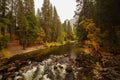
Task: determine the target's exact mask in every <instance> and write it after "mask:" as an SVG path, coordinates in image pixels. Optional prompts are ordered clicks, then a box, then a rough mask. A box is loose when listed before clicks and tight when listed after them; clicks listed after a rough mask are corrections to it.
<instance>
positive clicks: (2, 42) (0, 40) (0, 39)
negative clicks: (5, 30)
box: [0, 34, 10, 50]
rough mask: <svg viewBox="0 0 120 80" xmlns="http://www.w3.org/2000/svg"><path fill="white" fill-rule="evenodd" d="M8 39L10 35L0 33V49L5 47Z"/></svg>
mask: <svg viewBox="0 0 120 80" xmlns="http://www.w3.org/2000/svg"><path fill="white" fill-rule="evenodd" d="M9 40H10V35H9V34H6V35H5V36H3V35H1V34H0V50H1V49H3V48H6V47H7V45H8V42H9Z"/></svg>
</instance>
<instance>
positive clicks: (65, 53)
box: [1, 44, 82, 80]
mask: <svg viewBox="0 0 120 80" xmlns="http://www.w3.org/2000/svg"><path fill="white" fill-rule="evenodd" d="M72 49H73V44H69V45H67V46H63V47H61V48H58V49H56V50H55V51H52V53H53V54H52V53H51V54H50V53H49V55H46V56H48V57H47V58H46V57H45V59H43V60H42V61H40V62H38V61H30V60H29V61H27V65H25V66H24V67H22V68H19V69H18V70H17V71H12V72H15V74H14V75H13V74H11V75H12V76H13V77H12V80H78V71H79V70H80V69H82V68H81V67H78V66H77V62H76V60H75V59H76V57H77V56H76V54H75V53H74V51H73V50H72ZM56 53H57V54H59V55H56ZM34 58H35V57H34ZM2 77H3V78H1V80H6V79H7V78H9V77H10V78H11V76H10V75H9V77H7V78H6V77H5V76H2Z"/></svg>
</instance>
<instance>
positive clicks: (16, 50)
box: [0, 41, 45, 57]
mask: <svg viewBox="0 0 120 80" xmlns="http://www.w3.org/2000/svg"><path fill="white" fill-rule="evenodd" d="M39 49H45V46H44V45H34V46H31V47H27V48H26V50H23V49H22V46H20V45H19V42H18V41H12V42H10V43H9V44H8V48H6V49H3V50H2V51H0V54H2V55H1V56H4V57H11V56H14V55H16V54H22V53H28V52H31V51H35V50H39Z"/></svg>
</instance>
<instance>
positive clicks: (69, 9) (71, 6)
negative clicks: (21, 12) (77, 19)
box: [34, 0, 76, 22]
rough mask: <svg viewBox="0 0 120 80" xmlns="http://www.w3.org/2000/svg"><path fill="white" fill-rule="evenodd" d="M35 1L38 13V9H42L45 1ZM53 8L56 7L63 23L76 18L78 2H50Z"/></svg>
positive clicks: (68, 0) (63, 0)
mask: <svg viewBox="0 0 120 80" xmlns="http://www.w3.org/2000/svg"><path fill="white" fill-rule="evenodd" d="M34 1H35V11H36V12H37V9H38V8H41V6H42V4H43V0H34ZM50 2H51V3H52V4H53V6H55V7H56V9H57V12H58V15H59V16H60V19H61V21H62V22H64V21H65V20H66V19H69V20H70V19H72V18H73V16H74V11H75V10H76V0H50Z"/></svg>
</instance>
